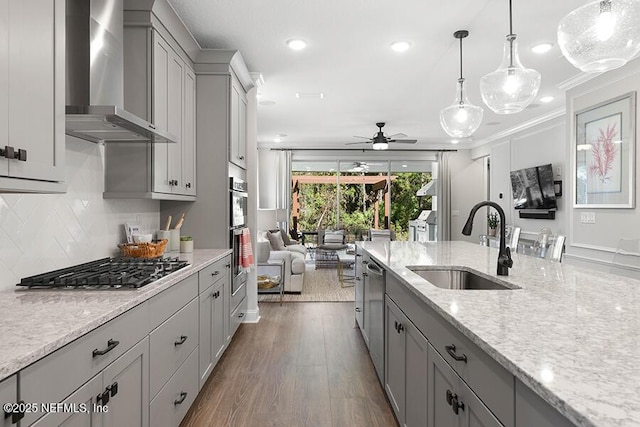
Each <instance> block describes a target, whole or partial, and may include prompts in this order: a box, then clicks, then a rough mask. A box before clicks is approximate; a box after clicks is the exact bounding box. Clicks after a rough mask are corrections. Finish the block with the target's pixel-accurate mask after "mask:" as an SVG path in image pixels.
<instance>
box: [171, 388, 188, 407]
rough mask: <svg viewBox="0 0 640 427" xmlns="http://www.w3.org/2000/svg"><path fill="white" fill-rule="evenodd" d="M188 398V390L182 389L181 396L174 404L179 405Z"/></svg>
mask: <svg viewBox="0 0 640 427" xmlns="http://www.w3.org/2000/svg"><path fill="white" fill-rule="evenodd" d="M186 398H187V392H186V391H181V392H180V398H179V399H176V400H174V401H173V404H174V405H179V404H181V403H182V402H184V400H185V399H186Z"/></svg>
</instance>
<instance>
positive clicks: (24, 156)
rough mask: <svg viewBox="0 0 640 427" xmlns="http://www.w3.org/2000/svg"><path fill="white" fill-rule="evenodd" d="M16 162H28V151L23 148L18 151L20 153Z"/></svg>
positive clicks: (16, 155)
mask: <svg viewBox="0 0 640 427" xmlns="http://www.w3.org/2000/svg"><path fill="white" fill-rule="evenodd" d="M14 158H15V159H16V160H19V161H21V162H26V161H27V150H23V149H22V148H19V149H18V152H17V153H15V157H14Z"/></svg>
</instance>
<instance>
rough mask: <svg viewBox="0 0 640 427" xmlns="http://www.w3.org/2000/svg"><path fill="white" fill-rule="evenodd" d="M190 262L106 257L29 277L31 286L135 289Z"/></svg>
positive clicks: (26, 284)
mask: <svg viewBox="0 0 640 427" xmlns="http://www.w3.org/2000/svg"><path fill="white" fill-rule="evenodd" d="M187 265H189V263H188V262H187V261H181V260H179V259H178V258H153V259H145V258H127V257H116V258H103V259H99V260H96V261H91V262H87V263H84V264H78V265H75V266H72V267H67V268H63V269H60V270H55V271H51V272H48V273H42V274H37V275H35V276H31V277H25V278H24V279H22V280H20V283H18V284H17V285H16V286H22V287H25V288H28V289H33V288H37V289H52V288H55V289H122V288H124V289H131V288H139V287H142V286H145V285H148V284H149V283H152V282H154V281H155V280H158V279H160V278H162V277H164V276H167V275H168V274H171V273H173V272H175V271H178V270H179V269H181V268H183V267H186V266H187Z"/></svg>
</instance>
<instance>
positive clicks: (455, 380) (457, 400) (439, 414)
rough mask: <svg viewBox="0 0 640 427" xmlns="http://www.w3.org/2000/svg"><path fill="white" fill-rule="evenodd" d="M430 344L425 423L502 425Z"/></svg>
mask: <svg viewBox="0 0 640 427" xmlns="http://www.w3.org/2000/svg"><path fill="white" fill-rule="evenodd" d="M428 347H429V355H428V360H429V372H428V391H427V393H428V395H429V398H428V409H427V411H428V423H427V424H426V425H428V427H503V426H502V424H501V423H500V421H498V419H497V418H496V417H495V416H494V415H493V414H492V413H491V411H489V409H488V408H487V407H486V406H485V405H484V404H483V403H482V401H481V400H480V399H479V398H478V396H476V394H475V393H474V392H473V391H471V389H470V388H469V387H468V386H467V384H466V383H465V382H464V381H463V380H462V378H460V376H459V375H458V374H457V373H456V372H455V371H454V370H453V369H452V368H451V366H449V364H448V363H447V362H445V361H444V359H443V358H442V357H441V356H440V354H439V353H438V352H437V351H436V350H434V348H433V347H432V346H430V345H428Z"/></svg>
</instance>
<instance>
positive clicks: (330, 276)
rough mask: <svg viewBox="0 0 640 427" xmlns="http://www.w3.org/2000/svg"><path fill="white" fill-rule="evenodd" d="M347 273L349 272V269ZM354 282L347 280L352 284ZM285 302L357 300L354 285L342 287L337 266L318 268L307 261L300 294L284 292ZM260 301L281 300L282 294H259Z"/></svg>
mask: <svg viewBox="0 0 640 427" xmlns="http://www.w3.org/2000/svg"><path fill="white" fill-rule="evenodd" d="M346 274H349V272H348V271H347V272H346ZM352 283H353V282H347V284H349V285H350V284H352ZM282 301H283V302H313V301H315V302H341V301H355V289H354V287H353V286H350V287H347V288H342V287H340V281H339V280H338V271H337V270H336V269H335V268H332V269H321V270H316V269H315V265H314V264H313V263H312V262H311V263H307V265H306V270H305V273H304V283H303V284H302V292H301V293H300V294H286V293H285V294H284V295H283V296H282ZM258 302H280V294H259V295H258Z"/></svg>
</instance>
